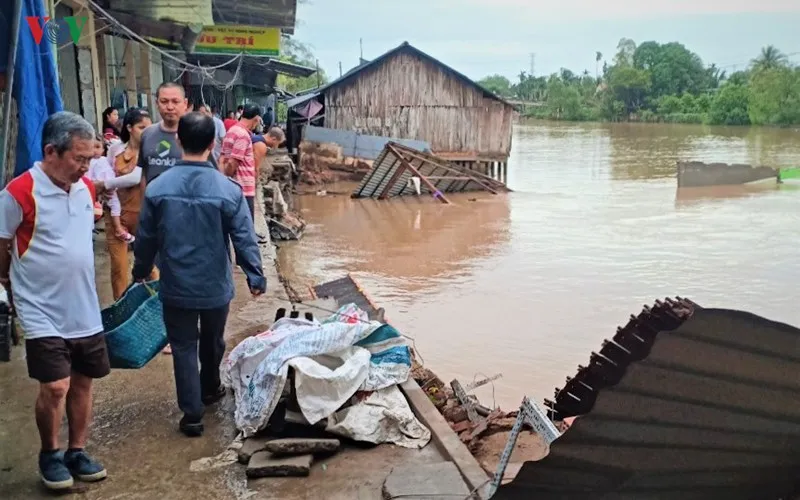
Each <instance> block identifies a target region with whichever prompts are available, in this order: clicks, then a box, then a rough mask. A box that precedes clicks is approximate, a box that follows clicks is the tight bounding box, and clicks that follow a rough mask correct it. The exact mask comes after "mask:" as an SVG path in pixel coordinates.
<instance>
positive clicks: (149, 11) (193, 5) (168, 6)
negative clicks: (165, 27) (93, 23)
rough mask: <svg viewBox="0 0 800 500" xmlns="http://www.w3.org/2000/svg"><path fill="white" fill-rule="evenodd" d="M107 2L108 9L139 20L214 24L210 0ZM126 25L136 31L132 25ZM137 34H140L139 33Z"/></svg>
mask: <svg viewBox="0 0 800 500" xmlns="http://www.w3.org/2000/svg"><path fill="white" fill-rule="evenodd" d="M95 1H97V0H95ZM98 3H101V2H98ZM107 4H108V10H114V11H116V12H121V13H125V14H131V15H133V16H135V17H136V18H137V19H139V20H143V19H149V20H152V21H159V20H165V21H167V20H168V21H171V22H174V23H180V24H199V25H209V24H214V16H213V15H212V14H211V10H212V4H211V0H180V1H179V2H164V1H159V0H109V1H108V2H107ZM120 21H122V19H120ZM123 24H124V23H123ZM126 26H127V24H126ZM128 27H129V28H131V29H132V30H133V31H136V30H135V29H134V28H133V27H131V26H128ZM137 33H138V32H137ZM139 34H140V35H141V33H139Z"/></svg>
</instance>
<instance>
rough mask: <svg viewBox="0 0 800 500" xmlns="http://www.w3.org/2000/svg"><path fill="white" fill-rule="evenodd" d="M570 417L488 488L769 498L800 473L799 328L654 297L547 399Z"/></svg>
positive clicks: (673, 498)
mask: <svg viewBox="0 0 800 500" xmlns="http://www.w3.org/2000/svg"><path fill="white" fill-rule="evenodd" d="M546 403H547V405H548V406H549V407H550V409H551V412H552V415H553V416H554V417H555V419H556V420H561V419H563V418H567V417H577V418H576V419H575V421H574V423H573V425H572V426H571V427H570V429H569V430H567V431H566V432H565V433H564V434H563V435H562V436H561V437H559V438H558V439H556V440H555V441H553V442H552V443H551V444H550V453H549V455H548V456H547V457H545V458H544V459H543V460H541V461H539V462H525V463H524V465H523V466H522V468H521V469H520V471H519V473H518V474H517V476H516V478H515V479H514V480H513V481H512V482H510V483H508V484H505V485H502V486H500V487H499V489H498V490H497V493H496V495H495V496H494V497H492V498H493V500H516V499H529V498H536V499H546V500H548V499H552V500H554V499H559V500H578V499H581V500H583V499H587V500H588V499H595V498H597V499H600V498H614V499H631V500H633V499H636V500H648V499H653V500H655V499H658V500H690V499H717V498H719V499H726V500H738V499H741V500H745V499H747V500H750V499H763V500H778V499H788V498H794V497H793V496H791V495H792V494H796V493H797V492H798V490H797V488H798V483H797V478H798V477H800V446H799V445H798V444H799V443H800V330H799V329H797V328H795V327H792V326H789V325H786V324H783V323H777V322H774V321H770V320H767V319H764V318H762V317H759V316H756V315H754V314H750V313H747V312H743V311H735V310H728V309H704V308H702V307H700V306H698V305H697V304H695V303H693V302H691V301H688V300H685V299H680V298H678V299H677V300H670V299H668V300H667V301H666V302H661V301H657V302H656V304H655V306H653V307H645V309H644V310H643V311H642V313H641V314H639V315H638V316H631V319H630V321H629V322H628V324H627V325H626V326H625V327H623V328H619V329H618V330H617V334H616V335H615V336H614V337H613V339H611V340H607V341H605V342H604V343H603V346H602V348H601V349H600V351H599V352H596V353H592V355H591V358H590V363H589V365H588V366H586V367H579V369H578V372H577V374H576V375H575V376H574V377H571V378H568V379H567V383H566V385H565V386H564V388H563V389H560V390H556V396H555V400H554V401H546Z"/></svg>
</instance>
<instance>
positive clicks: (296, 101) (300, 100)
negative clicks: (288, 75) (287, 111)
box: [286, 92, 319, 108]
mask: <svg viewBox="0 0 800 500" xmlns="http://www.w3.org/2000/svg"><path fill="white" fill-rule="evenodd" d="M318 95H319V93H318V92H312V93H310V94H304V95H298V96H297V97H293V98H291V99H289V100H287V101H286V107H287V108H293V107H295V106H297V105H300V104H304V103H306V102H308V101H310V100H311V99H313V98H315V97H317V96H318Z"/></svg>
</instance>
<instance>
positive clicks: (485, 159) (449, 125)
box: [287, 42, 516, 164]
mask: <svg viewBox="0 0 800 500" xmlns="http://www.w3.org/2000/svg"><path fill="white" fill-rule="evenodd" d="M312 101H315V103H314V106H309V103H311V102H312ZM287 104H288V106H289V107H290V109H291V110H292V113H290V117H292V120H291V121H292V122H294V123H293V124H290V127H289V128H290V129H291V130H290V133H291V134H292V135H294V138H290V143H292V145H293V146H294V145H296V144H297V143H299V137H298V135H299V132H300V128H301V125H302V124H304V123H311V124H313V125H317V126H323V127H327V128H332V129H340V130H349V131H355V132H358V133H360V134H367V135H377V136H384V137H393V138H398V139H417V140H420V141H425V142H427V143H428V144H430V147H431V150H432V151H433V152H434V153H435V154H437V155H438V156H440V157H443V158H445V159H449V160H451V161H458V162H463V163H466V164H470V163H475V162H481V163H494V162H497V163H504V162H506V161H507V160H508V155H509V151H510V150H511V126H512V122H513V119H514V116H515V113H516V111H515V109H514V107H513V106H512V105H511V104H510V103H508V102H507V101H505V100H503V99H501V98H500V97H498V96H497V95H495V94H493V93H491V92H489V91H487V90H486V89H484V88H483V87H481V86H480V85H478V84H477V83H475V82H474V81H472V80H470V79H469V78H467V77H466V76H464V75H463V74H461V73H459V72H458V71H456V70H454V69H453V68H451V67H449V66H447V65H445V64H443V63H442V62H440V61H438V60H437V59H434V58H433V57H431V56H429V55H428V54H425V53H424V52H422V51H421V50H419V49H416V48H415V47H412V46H411V45H410V44H409V43H408V42H404V43H403V44H401V45H400V46H398V47H396V48H394V49H392V50H390V51H389V52H387V53H385V54H383V55H382V56H380V57H378V58H376V59H373V60H371V61H364V62H362V63H361V64H360V65H359V66H357V67H355V68H353V69H352V70H350V71H348V72H347V73H345V74H344V75H343V76H342V77H340V78H338V79H337V80H334V81H333V82H331V83H329V84H327V85H324V86H322V87H320V88H319V89H316V90H314V91H311V92H309V93H306V94H305V95H302V96H300V97H297V98H295V99H291V100H290V101H289V102H288V103H287ZM320 105H321V106H320ZM310 110H311V111H310ZM312 113H313V116H309V115H310V114H312ZM291 125H294V126H291ZM292 139H293V140H292Z"/></svg>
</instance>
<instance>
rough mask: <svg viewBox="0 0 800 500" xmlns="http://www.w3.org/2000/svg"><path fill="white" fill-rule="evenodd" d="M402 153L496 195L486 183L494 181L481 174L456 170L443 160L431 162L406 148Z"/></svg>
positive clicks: (495, 191)
mask: <svg viewBox="0 0 800 500" xmlns="http://www.w3.org/2000/svg"><path fill="white" fill-rule="evenodd" d="M403 153H405V154H407V155H408V156H411V157H413V158H416V159H418V160H422V161H425V162H428V163H432V164H434V165H436V166H438V167H441V168H443V169H445V170H448V171H450V172H455V173H458V174H463V175H467V176H468V177H469V178H470V180H472V181H474V182H475V183H476V184H478V185H479V186H481V187H482V188H483V189H485V190H486V191H489V192H490V193H492V194H497V190H496V189H494V188H492V187H491V186H489V184H488V183H487V182H486V181H494V179H492V178H490V177H489V176H484V175H482V174H477V175H476V173H475V172H472V171H470V170H467V169H464V170H458V169H456V168H453V167H451V166H450V165H448V164H447V162H445V161H443V160H438V161H437V160H433V159H431V158H426V157H424V156H422V155H419V154H417V153H415V152H413V151H408V150H406V148H403ZM398 154H399V153H398ZM480 177H483V178H485V179H486V181H484V180H483V179H481V178H480ZM495 182H496V181H495Z"/></svg>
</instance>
